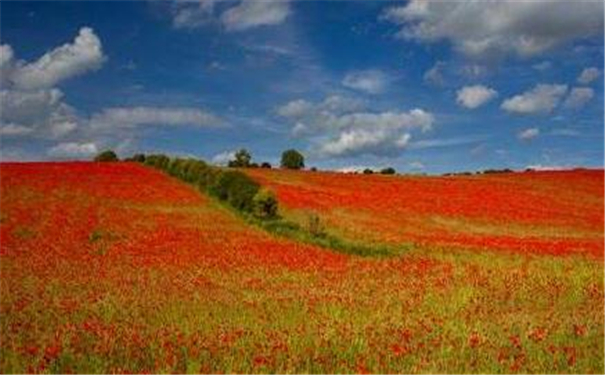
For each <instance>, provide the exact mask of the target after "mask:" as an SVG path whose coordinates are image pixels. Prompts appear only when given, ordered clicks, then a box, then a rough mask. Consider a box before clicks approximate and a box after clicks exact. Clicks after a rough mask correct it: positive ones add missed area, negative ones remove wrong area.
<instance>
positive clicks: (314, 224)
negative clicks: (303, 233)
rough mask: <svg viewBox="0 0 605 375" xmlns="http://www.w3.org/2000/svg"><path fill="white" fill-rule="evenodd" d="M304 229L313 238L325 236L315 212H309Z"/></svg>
mask: <svg viewBox="0 0 605 375" xmlns="http://www.w3.org/2000/svg"><path fill="white" fill-rule="evenodd" d="M306 229H307V232H309V234H310V235H311V236H313V237H323V236H325V234H326V233H325V230H324V227H323V224H322V223H321V219H320V218H319V215H318V214H316V213H315V212H310V213H309V214H308V216H307V225H306Z"/></svg>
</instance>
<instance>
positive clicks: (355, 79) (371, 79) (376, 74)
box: [342, 69, 388, 95]
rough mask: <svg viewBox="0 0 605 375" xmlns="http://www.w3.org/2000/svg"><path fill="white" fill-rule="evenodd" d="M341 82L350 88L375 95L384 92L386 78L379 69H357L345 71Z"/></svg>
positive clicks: (386, 82)
mask: <svg viewBox="0 0 605 375" xmlns="http://www.w3.org/2000/svg"><path fill="white" fill-rule="evenodd" d="M342 84H343V86H345V87H348V88H350V89H353V90H357V91H362V92H365V93H367V94H374V95H375V94H380V93H382V92H384V90H385V89H386V87H387V84H388V79H387V76H386V74H385V73H383V72H382V71H380V70H376V69H370V70H359V71H353V72H349V73H347V75H346V76H345V77H344V79H343V80H342Z"/></svg>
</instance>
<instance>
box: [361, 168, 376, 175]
mask: <svg viewBox="0 0 605 375" xmlns="http://www.w3.org/2000/svg"><path fill="white" fill-rule="evenodd" d="M372 173H374V171H373V170H371V169H370V168H366V169H364V170H363V174H372Z"/></svg>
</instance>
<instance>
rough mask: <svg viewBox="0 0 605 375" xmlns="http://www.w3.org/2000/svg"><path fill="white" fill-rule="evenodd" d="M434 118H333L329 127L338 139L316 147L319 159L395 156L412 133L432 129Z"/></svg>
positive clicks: (420, 114) (417, 113)
mask: <svg viewBox="0 0 605 375" xmlns="http://www.w3.org/2000/svg"><path fill="white" fill-rule="evenodd" d="M433 122H434V118H433V115H432V114H430V113H428V112H425V111H423V110H422V109H413V110H411V111H409V112H381V113H367V112H365V113H364V112H360V113H350V114H346V115H342V116H338V117H333V118H332V119H331V121H330V122H329V123H328V124H327V126H328V127H329V129H332V130H337V131H338V133H337V135H336V136H333V137H329V138H327V139H322V141H321V142H320V143H319V145H318V146H317V147H316V148H317V151H318V152H319V155H320V156H323V157H334V156H355V155H361V154H373V155H383V156H392V155H396V154H397V153H398V152H400V151H401V150H402V149H404V148H405V147H406V146H407V145H408V143H409V141H410V138H411V135H410V131H412V130H421V131H427V130H429V129H431V128H432V125H433Z"/></svg>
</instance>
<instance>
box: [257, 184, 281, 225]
mask: <svg viewBox="0 0 605 375" xmlns="http://www.w3.org/2000/svg"><path fill="white" fill-rule="evenodd" d="M252 214H254V216H256V217H258V218H261V219H271V218H274V217H275V216H276V215H277V198H275V194H273V192H272V191H271V190H268V189H265V188H263V189H260V190H259V191H258V192H257V193H256V195H255V196H254V198H253V199H252Z"/></svg>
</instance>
